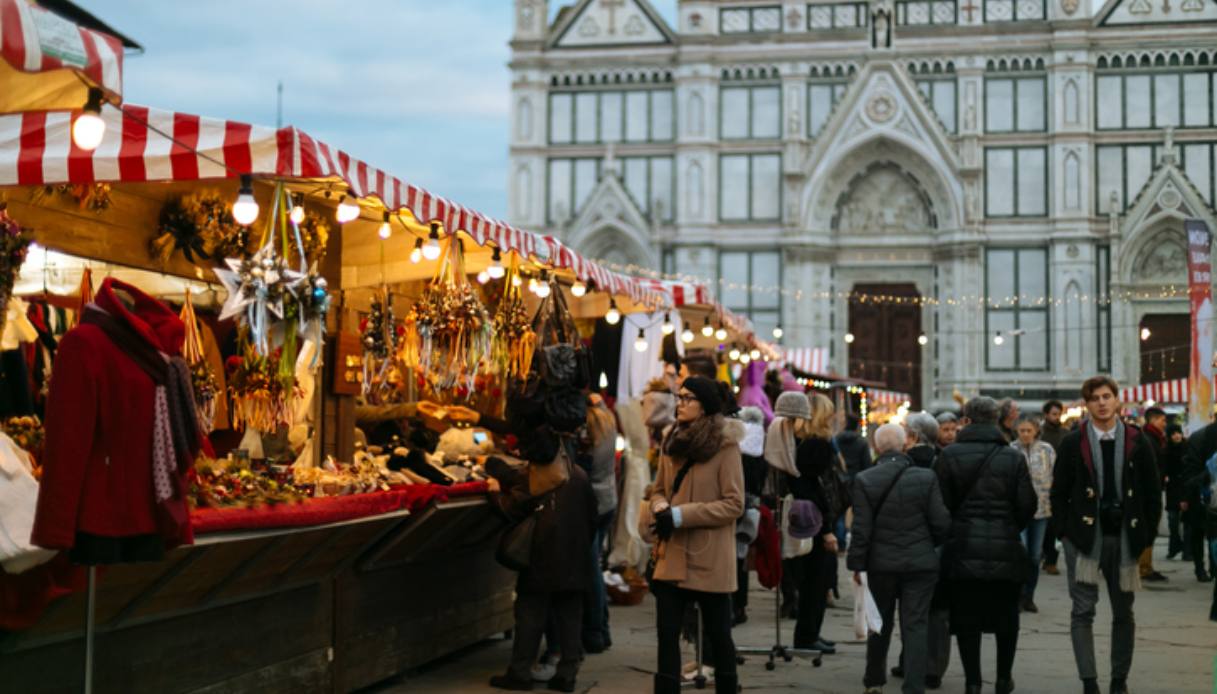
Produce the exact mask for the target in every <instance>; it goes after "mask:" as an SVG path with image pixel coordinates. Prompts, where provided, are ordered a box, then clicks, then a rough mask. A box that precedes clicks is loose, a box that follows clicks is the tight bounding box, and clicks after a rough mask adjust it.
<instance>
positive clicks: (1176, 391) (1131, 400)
mask: <svg viewBox="0 0 1217 694" xmlns="http://www.w3.org/2000/svg"><path fill="white" fill-rule="evenodd" d="M1190 392H1191V387H1190V385H1189V383H1188V379H1186V378H1176V379H1173V380H1170V381H1159V382H1157V383H1145V384H1143V385H1139V386H1131V387H1128V388H1122V389H1120V400H1121V401H1123V402H1124V403H1126V404H1130V405H1132V404H1136V403H1143V402H1149V401H1150V400H1152V401H1154V403H1156V404H1164V403H1169V404H1186V403H1187V401H1188V395H1189V394H1190Z"/></svg>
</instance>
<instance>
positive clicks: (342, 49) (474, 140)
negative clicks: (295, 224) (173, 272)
mask: <svg viewBox="0 0 1217 694" xmlns="http://www.w3.org/2000/svg"><path fill="white" fill-rule="evenodd" d="M77 1H78V2H79V3H80V4H81V5H82V6H84V7H85V8H86V9H88V10H89V11H90V12H93V13H94V14H95V15H97V16H98V17H99V18H101V19H102V20H103V21H105V22H107V23H109V24H110V25H111V26H113V27H114V28H115V29H117V30H118V31H120V32H123V33H125V34H126V35H127V36H129V37H131V38H132V39H134V40H135V41H136V42H137V43H140V44H142V45H143V46H144V49H145V51H144V54H143V55H137V56H130V57H129V58H128V60H127V62H126V69H125V73H126V85H125V88H124V97H125V98H126V99H127V100H128V101H130V102H132V103H137V104H142V105H147V106H155V107H158V108H163V109H168V110H173V111H184V112H187V113H195V114H199V115H204V116H215V117H220V118H228V119H231V120H239V121H245V122H253V123H258V124H263V125H274V124H275V85H276V84H277V83H278V82H279V80H282V81H283V85H284V97H283V120H284V124H290V125H295V126H297V127H299V128H301V129H302V130H304V131H305V132H308V133H309V134H311V135H313V136H314V137H318V138H320V139H322V140H324V141H326V142H328V143H329V144H331V145H334V146H337V147H339V148H340V149H343V150H345V151H347V152H349V153H350V154H351V155H352V156H355V157H358V158H360V159H363V160H365V161H367V162H368V163H370V164H372V165H374V166H378V167H380V168H383V169H385V170H387V171H389V172H390V173H392V174H394V175H396V176H398V177H400V178H402V179H404V180H407V181H409V182H411V183H414V184H416V185H420V186H423V187H425V188H427V189H428V190H431V191H432V192H434V193H436V194H439V195H443V196H445V197H447V198H449V199H452V200H455V201H457V202H459V203H461V204H463V205H466V206H469V207H472V208H474V209H477V210H479V211H482V212H484V213H486V214H489V215H492V216H496V217H503V216H505V214H506V210H507V194H506V181H507V135H508V130H509V123H508V112H509V109H508V103H509V99H510V93H511V83H510V73H509V72H508V70H507V61H508V60H509V58H510V50H509V48H508V46H507V42H508V41H509V40H510V38H511V29H512V25H511V21H512V6H513V3H512V2H511V0H442V1H436V0H347V1H346V2H321V1H319V0H295V1H294V2H287V1H285V0H258V1H256V2H254V1H251V0H208V1H207V2H176V1H175V2H169V1H166V0H77ZM561 4H563V3H561V2H551V8H552V9H553V10H554V11H556V10H557V7H558V6H559V5H561ZM656 6H657V7H660V8H661V9H662V10H663V11H664V12H665V13H667V14H669V15H672V14H674V10H675V6H676V0H667V1H666V2H663V1H661V2H658V3H656Z"/></svg>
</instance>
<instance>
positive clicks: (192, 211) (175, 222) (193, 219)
mask: <svg viewBox="0 0 1217 694" xmlns="http://www.w3.org/2000/svg"><path fill="white" fill-rule="evenodd" d="M157 231H159V232H160V234H159V235H158V236H157V237H156V238H155V239H153V241H152V255H153V257H154V258H156V259H157V260H158V261H159V262H160V263H161V264H162V265H164V264H165V263H168V262H169V258H170V257H172V255H173V254H174V253H175V252H177V251H181V252H182V255H184V256H185V257H186V260H188V261H190V262H192V263H197V262H201V261H203V260H211V259H212V258H227V257H234V256H235V257H243V256H245V255H247V254H248V246H249V232H248V229H247V228H246V227H243V226H241V225H240V224H237V221H236V220H235V219H233V217H232V203H231V202H230V201H229V200H228V199H227V198H225V197H224V196H222V195H220V194H219V193H218V192H216V191H203V192H200V193H191V194H189V195H181V196H178V197H176V198H173V199H172V200H170V201H169V202H167V203H166V204H165V206H164V207H162V208H161V215H160V221H159V224H158V227H157Z"/></svg>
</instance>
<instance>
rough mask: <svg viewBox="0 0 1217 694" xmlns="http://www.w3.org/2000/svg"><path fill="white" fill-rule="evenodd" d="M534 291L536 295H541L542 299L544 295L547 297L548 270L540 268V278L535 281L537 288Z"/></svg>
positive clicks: (548, 289)
mask: <svg viewBox="0 0 1217 694" xmlns="http://www.w3.org/2000/svg"><path fill="white" fill-rule="evenodd" d="M536 291H537V296H539V297H541V298H542V299H544V298H546V297H548V296H549V291H550V287H549V270H542V271H541V280H540V281H539V282H537V290H536Z"/></svg>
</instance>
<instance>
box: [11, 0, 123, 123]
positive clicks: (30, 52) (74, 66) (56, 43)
mask: <svg viewBox="0 0 1217 694" xmlns="http://www.w3.org/2000/svg"><path fill="white" fill-rule="evenodd" d="M0 56H3V60H0V113H18V112H21V111H50V110H63V109H79V108H80V107H82V106H84V105H85V101H86V100H87V99H88V90H89V87H97V88H99V89H101V90H102V91H103V92H104V93H105V96H106V99H107V100H108V101H111V102H113V103H118V102H121V101H122V94H123V45H122V42H121V41H120V40H119V39H117V38H115V37H113V36H110V35H109V34H106V33H102V32H100V31H94V30H92V29H86V28H84V27H81V26H77V25H76V24H74V23H73V22H70V21H68V20H67V19H64V18H63V17H60V16H59V15H57V14H55V13H54V12H51V11H49V10H45V9H43V8H41V7H38V6H37V5H32V4H30V2H29V0H0Z"/></svg>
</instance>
